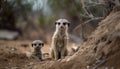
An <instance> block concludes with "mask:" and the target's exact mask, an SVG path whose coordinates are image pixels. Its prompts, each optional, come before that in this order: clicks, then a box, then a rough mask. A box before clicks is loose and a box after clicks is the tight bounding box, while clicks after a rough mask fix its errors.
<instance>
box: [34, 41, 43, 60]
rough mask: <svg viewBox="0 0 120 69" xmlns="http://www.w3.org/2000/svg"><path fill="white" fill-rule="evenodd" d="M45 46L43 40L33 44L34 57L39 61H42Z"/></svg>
mask: <svg viewBox="0 0 120 69" xmlns="http://www.w3.org/2000/svg"><path fill="white" fill-rule="evenodd" d="M43 46H44V43H43V41H41V40H35V41H33V42H32V48H33V50H32V57H33V58H35V59H37V60H39V61H42V60H43V59H42V51H41V48H42V47H43Z"/></svg>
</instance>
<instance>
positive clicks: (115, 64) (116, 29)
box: [46, 7, 120, 69]
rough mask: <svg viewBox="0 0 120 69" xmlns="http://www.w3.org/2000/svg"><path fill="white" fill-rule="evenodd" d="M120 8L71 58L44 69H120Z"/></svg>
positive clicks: (100, 25)
mask: <svg viewBox="0 0 120 69" xmlns="http://www.w3.org/2000/svg"><path fill="white" fill-rule="evenodd" d="M119 8H120V7H117V8H115V9H114V10H115V11H113V12H112V13H111V14H110V15H109V16H107V17H106V18H105V19H104V20H103V21H102V22H100V23H99V27H98V28H97V29H96V30H95V32H93V34H92V35H91V36H90V37H89V40H88V41H86V42H84V43H83V44H82V45H81V48H80V49H79V51H78V52H77V53H75V54H74V55H73V56H71V57H69V58H66V59H65V60H62V61H56V62H53V63H48V65H47V68H46V69H87V68H88V69H105V68H111V69H112V68H113V69H120V60H119V58H120V9H119Z"/></svg>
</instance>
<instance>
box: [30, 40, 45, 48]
mask: <svg viewBox="0 0 120 69" xmlns="http://www.w3.org/2000/svg"><path fill="white" fill-rule="evenodd" d="M43 46H44V42H43V41H41V40H34V41H33V42H32V47H33V48H34V49H36V48H39V49H41V48H42V47H43Z"/></svg>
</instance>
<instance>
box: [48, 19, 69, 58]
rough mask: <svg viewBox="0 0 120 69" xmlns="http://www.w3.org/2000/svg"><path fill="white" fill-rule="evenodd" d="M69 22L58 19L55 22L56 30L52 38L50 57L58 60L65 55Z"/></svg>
mask: <svg viewBox="0 0 120 69" xmlns="http://www.w3.org/2000/svg"><path fill="white" fill-rule="evenodd" d="M69 24H70V22H69V21H68V20H66V19H58V20H57V21H56V22H55V25H56V30H55V32H54V35H53V37H52V45H51V52H50V54H51V57H52V59H55V60H58V59H63V58H64V57H65V56H66V55H67V52H68V50H67V43H68V27H69Z"/></svg>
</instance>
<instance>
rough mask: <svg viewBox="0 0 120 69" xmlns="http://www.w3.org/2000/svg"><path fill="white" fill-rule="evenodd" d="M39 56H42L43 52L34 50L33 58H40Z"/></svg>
mask: <svg viewBox="0 0 120 69" xmlns="http://www.w3.org/2000/svg"><path fill="white" fill-rule="evenodd" d="M38 55H42V52H41V50H34V51H33V56H38Z"/></svg>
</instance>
